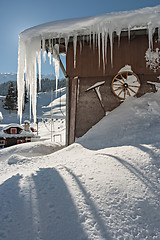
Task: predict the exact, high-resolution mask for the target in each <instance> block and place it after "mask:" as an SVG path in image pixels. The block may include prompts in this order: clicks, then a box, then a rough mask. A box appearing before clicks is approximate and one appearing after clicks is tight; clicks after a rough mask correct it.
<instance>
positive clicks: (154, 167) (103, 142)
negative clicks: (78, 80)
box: [0, 92, 160, 240]
mask: <svg viewBox="0 0 160 240" xmlns="http://www.w3.org/2000/svg"><path fill="white" fill-rule="evenodd" d="M159 94H160V93H159V92H157V93H156V94H154V93H151V94H146V95H145V96H144V97H142V98H138V99H133V98H129V99H127V101H125V103H123V104H122V105H121V106H120V107H118V108H117V109H116V110H114V111H112V112H111V113H110V114H109V115H108V116H107V117H105V118H104V119H103V120H102V121H101V122H100V123H98V124H97V125H96V126H94V127H93V128H92V129H91V130H90V131H89V132H88V133H87V134H86V135H85V136H84V137H83V138H81V139H79V142H81V144H83V145H84V146H86V147H88V148H90V149H94V151H93V150H89V149H87V148H85V147H83V146H82V145H81V144H80V143H75V144H72V145H71V146H69V147H67V148H64V149H62V150H60V151H57V152H55V153H53V154H50V155H44V156H38V157H36V156H35V155H34V153H35V152H37V154H38V152H39V151H42V153H43V152H45V151H46V149H47V148H48V147H49V146H48V143H47V142H43V143H36V144H35V143H34V144H35V145H34V144H33V143H29V144H23V145H19V146H14V147H11V148H8V149H3V150H1V151H0V172H1V175H0V239H3V240H10V239H16V240H20V239H23V240H28V239H39V240H46V239H48V240H50V239H58V240H66V238H67V239H69V240H75V239H76V240H82V239H84V240H88V239H90V240H106V239H107V240H142V239H143V240H159V239H160V201H159V199H160V161H159V159H160V139H159V135H160V134H159V132H160V127H159V126H160V124H159V123H160V102H159ZM109 129H110V131H109ZM106 133H107V134H106ZM118 133H119V134H118ZM149 134H150V136H149ZM136 136H137V137H136ZM144 142H147V143H145V144H144ZM37 144H39V145H37ZM41 144H43V147H42V145H41ZM45 144H46V148H45ZM124 144H125V145H126V146H125V145H124ZM120 145H121V146H120ZM29 146H30V147H29ZM31 146H32V147H31ZM109 146H112V147H111V148H110V147H109ZM30 149H31V152H30ZM49 149H50V147H49ZM95 149H97V150H95ZM7 150H8V151H7ZM13 153H14V154H15V155H14V156H13V157H12V154H13ZM33 156H35V157H33ZM66 236H67V237H66Z"/></svg>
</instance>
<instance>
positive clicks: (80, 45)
mask: <svg viewBox="0 0 160 240" xmlns="http://www.w3.org/2000/svg"><path fill="white" fill-rule="evenodd" d="M79 47H80V54H81V53H82V41H81V40H80V42H79Z"/></svg>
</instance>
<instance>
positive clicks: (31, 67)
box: [17, 37, 41, 122]
mask: <svg viewBox="0 0 160 240" xmlns="http://www.w3.org/2000/svg"><path fill="white" fill-rule="evenodd" d="M19 46H20V47H19V55H18V62H21V64H19V67H18V72H17V85H18V115H19V116H20V122H21V121H22V111H23V106H24V86H25V82H24V76H25V80H26V87H27V90H28V91H29V92H30V99H31V105H32V113H33V118H34V122H36V104H37V101H36V99H37V56H39V57H40V54H41V40H40V39H39V38H34V39H32V44H30V42H29V41H28V42H22V39H21V37H20V40H19ZM22 63H23V64H22ZM40 64H41V63H40V60H39V65H40ZM39 71H40V72H41V70H40V68H39ZM40 72H39V74H41V73H40ZM40 78H41V76H40Z"/></svg>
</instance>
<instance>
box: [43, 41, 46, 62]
mask: <svg viewBox="0 0 160 240" xmlns="http://www.w3.org/2000/svg"><path fill="white" fill-rule="evenodd" d="M42 51H43V62H45V61H46V48H45V39H44V38H43V39H42Z"/></svg>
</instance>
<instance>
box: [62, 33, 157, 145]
mask: <svg viewBox="0 0 160 240" xmlns="http://www.w3.org/2000/svg"><path fill="white" fill-rule="evenodd" d="M153 43H154V48H153V49H154V50H155V51H156V48H158V47H159V48H160V42H159V41H158V34H157V32H156V33H155V35H154V40H153ZM109 45H110V42H109V39H108V48H107V49H108V54H107V63H105V66H104V65H103V62H102V59H103V57H102V42H101V52H100V66H99V56H98V55H99V53H98V48H94V47H93V42H91V44H90V42H89V41H84V46H83V49H82V51H81V52H80V43H79V42H78V44H77V51H76V53H77V56H76V59H77V61H76V68H74V59H73V58H74V53H73V52H74V49H73V43H70V44H69V46H68V50H67V63H66V71H67V74H68V76H69V89H70V90H69V96H70V97H69V109H70V113H69V116H70V121H69V142H70V143H72V142H74V140H75V138H78V137H81V136H83V135H84V134H85V133H86V132H87V131H88V130H89V129H90V128H91V127H92V126H93V125H95V124H96V123H97V122H98V121H99V120H100V119H101V118H103V117H104V115H105V112H108V111H112V110H113V109H114V108H116V107H118V106H119V105H120V103H122V102H123V100H124V99H123V98H126V97H127V94H128V95H129V92H127V93H126V97H124V96H122V98H120V96H118V94H117V95H116V94H115V93H116V92H114V91H113V88H112V87H113V85H112V84H113V83H112V81H113V79H114V77H115V76H116V75H117V73H118V72H119V70H120V69H121V68H123V67H124V66H125V65H130V66H131V69H132V71H133V73H135V74H136V75H137V77H138V79H139V80H140V88H139V91H138V92H137V94H134V95H136V97H141V96H142V95H143V94H145V93H149V92H155V91H156V89H155V86H154V84H151V83H148V82H157V81H158V79H157V77H158V76H159V75H160V71H159V70H158V71H156V72H154V71H153V69H150V67H147V66H146V58H145V55H146V51H147V50H148V34H147V30H142V29H140V30H135V31H131V36H130V39H128V33H127V32H123V34H122V36H121V40H120V43H119V40H118V37H117V36H115V37H114V47H113V63H111V53H110V51H111V48H110V46H109ZM126 72H127V71H126ZM123 75H124V78H126V77H125V73H124V74H123ZM75 76H78V78H75ZM103 81H104V84H103V85H102V86H100V89H99V91H100V93H101V97H102V102H103V106H104V108H103V106H102V105H101V103H100V101H99V99H98V97H97V95H96V94H95V91H86V90H87V89H88V88H89V87H91V86H93V85H94V84H96V83H98V82H103ZM126 82H127V81H126ZM124 89H125V88H124ZM93 90H94V89H93ZM134 90H135V91H136V89H133V91H134ZM129 91H130V90H129ZM122 93H124V91H123V92H122ZM131 93H132V92H131Z"/></svg>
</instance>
